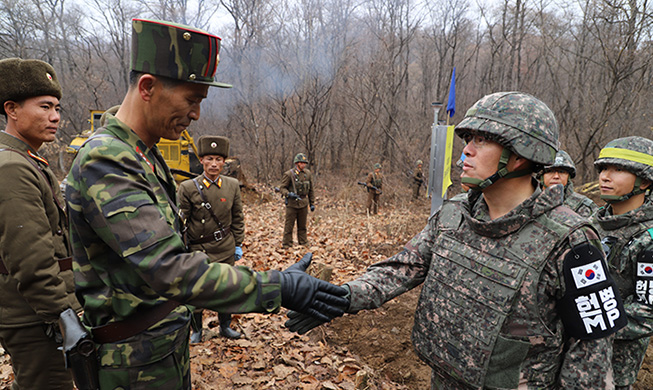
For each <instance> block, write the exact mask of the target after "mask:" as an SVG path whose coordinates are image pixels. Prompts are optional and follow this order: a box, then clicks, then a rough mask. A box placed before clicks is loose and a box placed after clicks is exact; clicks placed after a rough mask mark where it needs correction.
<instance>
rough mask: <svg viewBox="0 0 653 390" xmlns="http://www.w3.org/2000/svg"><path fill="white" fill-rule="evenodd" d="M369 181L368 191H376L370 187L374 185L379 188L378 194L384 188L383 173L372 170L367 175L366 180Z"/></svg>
mask: <svg viewBox="0 0 653 390" xmlns="http://www.w3.org/2000/svg"><path fill="white" fill-rule="evenodd" d="M365 182H366V183H367V191H368V192H370V191H374V190H372V189H371V188H370V187H372V186H374V187H376V188H377V189H378V191H376V193H377V194H378V193H379V192H380V191H381V190H382V189H383V173H380V172H379V173H375V172H370V173H369V174H368V175H367V180H366V181H365Z"/></svg>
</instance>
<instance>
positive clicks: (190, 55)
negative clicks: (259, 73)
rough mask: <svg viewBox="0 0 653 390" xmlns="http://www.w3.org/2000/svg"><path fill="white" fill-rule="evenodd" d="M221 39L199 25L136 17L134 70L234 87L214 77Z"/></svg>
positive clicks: (133, 55)
mask: <svg viewBox="0 0 653 390" xmlns="http://www.w3.org/2000/svg"><path fill="white" fill-rule="evenodd" d="M220 41H221V39H220V38H219V37H218V36H216V35H212V34H209V33H208V32H206V31H204V30H200V29H198V28H195V27H190V26H185V25H183V24H177V23H172V22H165V21H160V20H147V19H133V20H132V53H131V70H132V71H136V72H142V73H149V74H153V75H155V76H163V77H168V78H171V79H175V80H181V81H186V82H189V83H198V84H206V85H210V86H214V87H221V88H231V85H229V84H224V83H219V82H216V81H215V80H214V77H215V72H216V70H217V68H218V63H219V62H220Z"/></svg>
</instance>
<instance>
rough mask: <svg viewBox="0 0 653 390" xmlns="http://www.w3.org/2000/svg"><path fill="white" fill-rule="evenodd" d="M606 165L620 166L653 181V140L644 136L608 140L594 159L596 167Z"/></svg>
mask: <svg viewBox="0 0 653 390" xmlns="http://www.w3.org/2000/svg"><path fill="white" fill-rule="evenodd" d="M606 165H616V166H619V167H622V168H624V169H626V170H628V171H629V172H632V173H633V174H634V175H635V176H638V177H641V178H642V179H647V180H650V181H653V141H651V140H650V139H648V138H644V137H625V138H617V139H615V140H612V141H610V142H608V144H607V145H605V147H604V148H603V149H601V152H600V153H599V158H598V159H596V161H594V167H596V168H597V169H600V168H602V167H604V166H606Z"/></svg>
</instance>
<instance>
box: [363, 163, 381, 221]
mask: <svg viewBox="0 0 653 390" xmlns="http://www.w3.org/2000/svg"><path fill="white" fill-rule="evenodd" d="M365 183H366V184H367V213H368V214H378V212H379V197H380V196H381V193H382V192H383V173H381V164H379V163H376V164H374V170H373V171H372V172H370V173H369V174H368V175H367V180H366V181H365Z"/></svg>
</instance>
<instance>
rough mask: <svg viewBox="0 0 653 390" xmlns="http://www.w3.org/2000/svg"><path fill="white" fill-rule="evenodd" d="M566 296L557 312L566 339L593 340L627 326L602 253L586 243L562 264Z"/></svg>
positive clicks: (571, 251) (619, 298)
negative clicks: (566, 336)
mask: <svg viewBox="0 0 653 390" xmlns="http://www.w3.org/2000/svg"><path fill="white" fill-rule="evenodd" d="M563 274H564V283H565V289H566V291H565V295H564V297H563V298H562V299H561V300H560V301H558V309H559V310H560V316H561V318H562V322H563V324H564V326H565V330H566V331H567V333H568V335H569V336H571V337H575V338H578V339H583V340H594V339H598V338H602V337H605V336H608V335H610V334H612V333H615V332H616V331H618V330H619V329H621V328H623V327H624V326H626V323H627V319H626V312H625V310H624V307H623V303H622V300H621V296H620V295H619V290H618V289H617V285H616V283H615V282H614V280H613V279H612V276H611V275H610V273H609V272H608V268H607V266H606V263H605V260H604V258H603V252H601V250H599V249H598V248H596V247H595V246H593V245H590V244H589V243H586V244H582V245H579V246H576V247H573V248H572V249H571V250H570V251H569V253H567V255H565V260H564V264H563Z"/></svg>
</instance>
